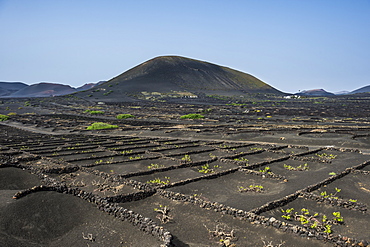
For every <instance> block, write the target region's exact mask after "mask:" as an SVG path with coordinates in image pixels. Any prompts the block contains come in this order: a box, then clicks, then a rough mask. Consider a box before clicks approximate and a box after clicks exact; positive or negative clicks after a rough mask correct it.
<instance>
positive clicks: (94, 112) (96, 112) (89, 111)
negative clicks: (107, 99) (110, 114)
mask: <svg viewBox="0 0 370 247" xmlns="http://www.w3.org/2000/svg"><path fill="white" fill-rule="evenodd" d="M84 112H85V113H90V114H104V112H103V111H94V110H86V111H84Z"/></svg>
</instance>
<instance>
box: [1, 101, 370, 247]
mask: <svg viewBox="0 0 370 247" xmlns="http://www.w3.org/2000/svg"><path fill="white" fill-rule="evenodd" d="M215 100H216V99H215ZM233 100H234V101H233ZM25 101H26V99H25V100H20V99H18V100H9V101H7V100H4V101H3V102H2V104H1V105H0V114H8V113H10V112H14V113H15V114H10V119H9V120H7V121H4V122H0V133H1V135H2V137H3V138H2V139H1V140H0V243H1V246H160V245H161V244H162V245H164V246H222V245H221V244H223V246H233V245H232V244H235V245H236V246H267V245H268V244H269V243H270V242H271V243H270V245H271V246H279V244H281V246H367V245H369V243H370V242H369V241H370V238H369V235H368V231H369V229H368V225H369V220H370V219H369V215H368V210H367V208H368V207H369V203H370V201H369V193H370V182H369V178H370V177H369V176H370V172H369V171H370V168H369V167H370V166H369V164H370V142H369V136H370V131H369V130H370V129H369V122H370V118H369V117H370V115H369V113H370V110H369V105H370V104H369V100H368V99H367V98H362V99H360V98H340V99H322V98H316V99H309V98H307V99H301V101H293V100H291V101H287V102H283V101H282V100H277V99H276V98H274V100H272V99H271V100H270V101H266V100H260V101H253V102H252V101H248V100H245V101H243V102H240V101H236V100H235V98H234V99H232V98H228V99H227V100H224V99H223V100H222V99H218V101H217V104H213V103H212V104H211V103H210V102H206V103H203V104H191V103H190V102H191V100H189V101H188V103H183V104H168V103H163V102H156V101H153V102H146V103H145V102H139V103H135V104H134V103H114V104H113V103H111V104H94V103H93V102H87V101H83V100H79V99H73V98H72V97H69V98H67V97H56V98H54V99H42V100H41V99H39V100H38V99H32V100H30V102H29V104H30V105H29V106H27V110H26V112H25V109H26V108H23V106H24V104H25ZM319 101H320V103H317V102H319ZM315 102H316V103H315ZM335 105H342V106H343V109H337V108H336V107H335ZM360 108H361V109H360ZM86 109H91V110H100V111H103V113H102V114H99V115H94V114H89V113H88V112H85V110H86ZM349 109H351V110H349ZM28 111H29V112H28ZM121 113H129V114H132V115H134V116H135V117H134V118H132V119H116V118H115V116H116V115H117V114H121ZM189 113H201V114H203V115H204V116H205V118H203V119H198V120H191V119H180V116H181V115H184V114H189ZM94 122H106V123H110V124H115V125H118V128H116V129H109V130H94V131H87V130H86V127H87V126H89V125H90V124H91V123H94ZM287 165H288V166H289V167H290V168H291V169H287ZM299 167H306V168H307V169H304V170H299V169H298V168H299ZM292 168H297V169H298V170H294V169H292ZM256 185H259V186H262V188H263V189H262V191H254V190H251V191H250V190H245V191H243V189H242V188H244V189H247V188H250V186H252V187H253V186H256ZM336 189H340V193H338V195H335V196H332V197H325V196H324V195H323V193H324V192H326V193H327V194H326V195H330V194H335V191H336ZM13 197H14V198H17V199H14V198H13ZM334 197H335V198H334ZM164 207H167V208H168V209H169V213H168V216H170V220H169V222H163V221H161V213H160V212H159V211H158V209H163V208H164ZM291 207H293V208H295V209H297V210H300V209H302V208H308V209H309V210H311V211H315V212H318V213H320V214H326V215H328V216H331V215H332V213H333V212H340V213H341V214H342V216H343V218H344V224H342V225H333V226H332V232H331V233H330V234H328V233H324V232H315V230H314V229H313V228H311V227H305V226H304V225H302V224H301V223H300V222H299V221H289V220H286V219H284V218H283V217H282V212H281V209H286V208H291ZM216 229H218V232H217V234H218V235H217V234H216V233H215V231H216ZM212 232H214V233H215V235H217V236H215V235H212ZM231 232H233V234H232V236H231ZM169 236H172V238H170V237H169ZM227 236H229V237H230V238H228V237H227ZM170 239H172V240H171V241H170ZM169 241H170V242H169Z"/></svg>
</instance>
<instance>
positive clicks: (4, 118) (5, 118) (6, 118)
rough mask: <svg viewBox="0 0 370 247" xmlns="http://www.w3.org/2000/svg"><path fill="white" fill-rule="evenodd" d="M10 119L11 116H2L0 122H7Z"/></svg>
mask: <svg viewBox="0 0 370 247" xmlns="http://www.w3.org/2000/svg"><path fill="white" fill-rule="evenodd" d="M8 119H9V116H7V115H3V114H0V121H6V120H8Z"/></svg>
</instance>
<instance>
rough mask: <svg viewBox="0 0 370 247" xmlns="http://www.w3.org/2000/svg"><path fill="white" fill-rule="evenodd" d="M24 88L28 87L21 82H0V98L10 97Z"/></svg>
mask: <svg viewBox="0 0 370 247" xmlns="http://www.w3.org/2000/svg"><path fill="white" fill-rule="evenodd" d="M25 87H28V85H27V84H25V83H23V82H0V96H8V95H11V94H12V93H15V92H17V91H18V90H21V89H22V88H25Z"/></svg>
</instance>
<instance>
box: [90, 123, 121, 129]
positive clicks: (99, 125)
mask: <svg viewBox="0 0 370 247" xmlns="http://www.w3.org/2000/svg"><path fill="white" fill-rule="evenodd" d="M115 128H118V125H111V124H107V123H102V122H96V123H93V124H91V125H90V126H89V127H87V128H86V129H87V130H102V129H115Z"/></svg>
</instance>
